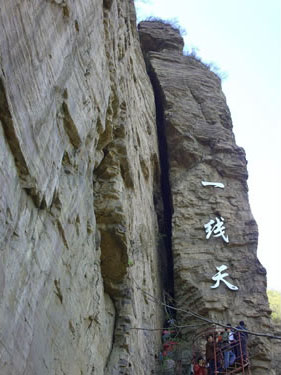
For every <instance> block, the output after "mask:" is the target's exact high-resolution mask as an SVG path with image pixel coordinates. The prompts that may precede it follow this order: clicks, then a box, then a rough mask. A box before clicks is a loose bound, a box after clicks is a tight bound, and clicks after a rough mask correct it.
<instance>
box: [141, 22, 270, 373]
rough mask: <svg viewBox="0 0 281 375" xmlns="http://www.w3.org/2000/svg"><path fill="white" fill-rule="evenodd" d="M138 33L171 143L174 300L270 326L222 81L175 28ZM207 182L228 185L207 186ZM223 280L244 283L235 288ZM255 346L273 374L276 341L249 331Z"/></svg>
mask: <svg viewBox="0 0 281 375" xmlns="http://www.w3.org/2000/svg"><path fill="white" fill-rule="evenodd" d="M139 33H140V40H141V45H142V49H143V51H144V55H145V57H146V61H147V66H148V72H149V75H150V77H151V80H152V83H153V86H154V90H155V92H156V93H157V97H156V103H157V106H158V108H160V109H158V111H159V110H160V111H161V110H162V111H163V113H162V116H158V126H159V127H160V131H161V132H162V134H163V136H164V137H165V138H166V143H167V150H166V153H167V159H168V165H169V173H168V176H167V179H168V180H167V184H169V185H170V195H171V199H170V201H171V208H170V211H171V212H172V215H171V226H172V230H171V237H172V238H171V241H172V252H173V261H174V284H175V285H174V290H175V300H176V305H177V307H179V308H181V309H191V310H193V311H194V312H196V313H199V314H201V315H203V316H204V317H207V318H211V319H213V320H215V321H219V322H222V323H225V324H226V323H228V322H229V323H231V324H232V325H233V326H236V325H238V323H239V321H240V320H244V321H245V323H246V325H247V327H248V329H250V330H253V331H256V332H268V333H270V332H272V331H271V326H270V318H269V314H270V310H269V307H268V301H267V296H266V271H265V269H264V268H263V267H262V265H261V264H260V263H259V261H258V259H257V241H258V228H257V224H256V222H255V220H254V218H253V215H252V213H251V210H250V206H249V201H248V189H247V177H248V173H247V168H246V164H247V162H246V158H245V152H244V150H243V149H242V148H240V147H238V146H237V145H236V143H235V138H234V134H233V131H232V121H231V116H230V112H229V109H228V107H227V104H226V100H225V97H224V95H223V93H222V90H221V81H220V79H219V78H218V77H217V76H216V75H215V74H214V73H213V72H211V71H210V69H209V68H208V67H207V66H205V65H204V64H203V63H201V62H200V61H199V60H198V59H196V58H194V57H192V56H189V57H188V56H183V53H182V48H183V40H182V38H181V37H180V35H179V33H178V31H177V30H175V29H173V27H171V26H169V25H165V24H164V23H161V22H142V23H140V25H139ZM241 89H242V88H241ZM164 146H165V145H164ZM202 181H205V182H219V183H222V184H223V185H224V188H220V187H214V186H205V187H204V186H203V185H202ZM216 218H218V219H219V221H220V222H221V223H222V224H223V226H222V227H221V230H219V228H214V226H212V227H211V228H212V229H211V232H210V233H209V232H206V231H205V229H207V228H205V227H204V225H207V224H208V223H210V220H214V222H215V223H216ZM221 218H223V219H221ZM223 220H224V221H223ZM210 225H211V223H210ZM216 229H218V232H217V233H216V232H214V231H215V230H216ZM208 234H209V235H210V237H209V239H207V238H206V237H207V235H208ZM222 265H226V266H227V267H228V269H227V270H226V272H222V273H228V276H224V277H223V280H220V281H218V282H219V285H218V287H217V288H215V289H212V288H211V286H214V285H215V283H216V282H215V281H213V280H212V277H213V276H214V275H215V274H216V273H217V272H218V270H217V269H216V267H220V266H222ZM218 276H219V275H218ZM224 281H227V282H229V283H231V284H232V285H233V286H235V287H238V288H239V289H238V290H231V289H230V288H229V287H228V286H227V285H226V283H225V282H224ZM177 317H178V320H179V321H178V323H179V324H180V325H185V324H187V325H188V324H192V323H193V324H200V323H202V322H200V321H199V320H195V321H192V319H191V317H190V316H188V315H186V314H180V313H178V315H177ZM192 333H194V331H193V332H192V331H189V332H188V335H187V337H188V338H189V339H191V338H192ZM249 349H250V357H251V364H252V367H251V368H252V373H253V374H255V375H259V374H260V375H262V374H265V371H266V373H268V374H269V373H272V372H271V371H270V369H271V362H270V361H271V348H270V342H269V341H268V340H266V339H263V338H259V337H256V336H251V338H250V340H249Z"/></svg>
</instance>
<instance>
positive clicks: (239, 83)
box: [135, 0, 281, 291]
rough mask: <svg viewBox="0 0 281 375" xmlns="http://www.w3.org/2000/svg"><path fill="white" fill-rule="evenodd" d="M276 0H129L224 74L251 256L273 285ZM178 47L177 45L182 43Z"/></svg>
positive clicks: (280, 119)
mask: <svg viewBox="0 0 281 375" xmlns="http://www.w3.org/2000/svg"><path fill="white" fill-rule="evenodd" d="M280 4H281V2H280V0H173V1H170V0H135V6H136V10H137V15H138V20H139V21H140V20H142V19H145V18H147V17H149V16H154V17H160V18H163V19H176V21H177V22H178V24H179V25H180V26H181V27H183V28H184V29H185V30H186V32H187V35H186V36H185V37H184V39H185V45H186V47H187V48H188V49H189V50H191V49H192V48H196V49H197V53H198V55H199V56H200V57H201V58H202V59H203V60H204V61H206V62H213V63H215V64H216V65H217V66H218V67H219V68H220V69H221V71H222V72H224V73H226V74H227V78H226V79H224V80H223V83H222V87H223V91H224V93H225V95H226V99H227V103H228V106H229V108H230V111H231V115H232V120H233V130H234V134H235V137H236V142H237V144H238V145H239V146H241V147H243V148H244V149H245V151H246V155H247V160H248V172H249V180H248V184H249V198H250V203H251V209H252V212H253V214H254V217H255V219H256V221H257V223H258V226H259V246H258V257H259V259H260V261H261V262H262V264H263V265H264V266H265V267H266V269H267V281H268V289H277V290H280V291H281V240H280V238H281V213H280V211H281V197H280V196H281V170H280V164H281V116H280V104H281V97H280V88H281V78H280V70H281V69H280V66H281V64H280V45H281V37H280V34H281V33H280V22H281V17H280V13H281V12H280ZM186 47H185V48H186Z"/></svg>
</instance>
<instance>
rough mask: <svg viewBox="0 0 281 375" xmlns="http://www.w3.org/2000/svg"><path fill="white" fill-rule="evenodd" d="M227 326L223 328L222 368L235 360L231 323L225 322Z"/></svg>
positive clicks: (230, 364)
mask: <svg viewBox="0 0 281 375" xmlns="http://www.w3.org/2000/svg"><path fill="white" fill-rule="evenodd" d="M227 326H228V328H225V331H224V333H223V348H222V350H223V359H224V368H225V369H227V368H228V367H229V366H232V365H233V363H234V362H235V359H236V355H235V354H234V352H233V344H234V340H235V338H234V333H233V331H232V330H231V324H229V323H228V324H227Z"/></svg>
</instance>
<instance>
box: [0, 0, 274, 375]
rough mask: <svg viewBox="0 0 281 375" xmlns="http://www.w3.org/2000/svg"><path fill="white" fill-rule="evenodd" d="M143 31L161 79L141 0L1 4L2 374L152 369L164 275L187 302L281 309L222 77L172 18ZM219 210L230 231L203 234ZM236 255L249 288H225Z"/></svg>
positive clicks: (240, 277)
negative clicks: (220, 271) (136, 0)
mask: <svg viewBox="0 0 281 375" xmlns="http://www.w3.org/2000/svg"><path fill="white" fill-rule="evenodd" d="M3 3H4V2H3ZM140 35H141V43H142V47H143V51H144V52H145V54H146V58H147V66H148V68H149V75H150V78H151V80H152V83H153V86H154V92H153V89H152V86H151V82H150V79H149V77H148V75H147V72H146V66H145V62H144V59H143V55H142V52H141V48H140V45H139V40H138V34H137V30H136V19H135V11H134V5H133V1H132V0H130V1H124V0H103V1H101V0H83V1H81V0H77V1H65V0H40V1H37V0H23V1H21V2H18V1H16V0H10V1H6V2H5V3H4V4H2V5H1V12H0V67H1V70H0V124H1V126H0V133H1V134H0V142H1V144H0V158H1V163H0V186H1V189H2V191H1V193H2V194H1V199H0V233H1V237H0V241H1V242H0V244H1V245H0V323H1V324H0V364H1V374H3V375H27V374H28V375H35V374H36V375H37V374H40V375H44V374H46V375H47V374H48V375H50V374H53V375H57V374H67V375H92V374H98V375H99V374H108V375H117V374H134V375H147V374H150V373H151V371H152V370H153V369H154V365H155V363H154V359H155V355H156V353H157V352H158V350H159V348H160V337H159V334H160V331H157V330H156V331H153V330H147V331H145V330H136V329H134V328H148V329H151V328H152V329H153V328H159V327H161V324H162V321H163V315H162V306H161V304H159V303H155V300H159V299H160V298H161V295H162V289H163V286H164V288H165V289H166V290H167V291H169V292H170V294H173V293H174V294H175V298H176V303H177V306H180V307H182V308H192V309H194V310H196V311H197V312H199V313H201V314H203V315H205V316H209V317H211V318H214V319H221V320H224V321H225V320H231V321H233V322H236V321H238V320H240V318H244V317H245V320H246V322H247V323H248V326H249V328H252V329H257V327H258V328H259V330H263V329H264V330H266V329H267V328H268V327H269V319H268V313H269V312H268V306H267V302H266V295H265V274H264V269H263V268H262V267H261V265H260V264H259V263H258V260H257V258H256V243H257V227H256V223H255V221H254V220H253V218H252V215H251V212H250V209H249V205H248V199H247V185H246V178H247V171H246V161H245V156H244V152H243V151H242V150H241V149H240V148H238V147H237V146H236V145H235V141H234V136H233V133H232V130H231V119H230V113H229V110H228V108H227V106H226V104H225V99H224V97H223V94H222V92H221V88H220V82H219V80H218V78H216V77H215V75H214V74H213V73H211V72H210V71H209V70H208V69H207V68H206V67H204V65H202V64H201V63H199V62H197V61H195V60H194V59H192V58H187V57H184V56H182V52H181V50H182V46H183V41H182V39H181V37H180V36H179V34H178V33H176V32H175V30H173V29H172V28H170V27H168V26H163V25H162V24H158V23H144V24H142V26H141V28H140ZM153 51H154V52H153ZM155 102H156V112H155ZM156 117H157V121H156ZM156 123H157V124H158V126H156V125H157V124H156ZM157 127H158V129H157ZM158 143H159V151H160V152H159V155H158ZM160 170H161V173H160ZM160 175H161V189H160ZM201 179H206V180H210V181H213V180H218V181H220V182H223V183H224V184H225V189H224V190H217V189H216V188H214V187H212V186H211V187H202V185H201ZM160 190H161V193H160ZM214 215H215V216H216V215H217V216H220V217H221V216H223V217H224V219H225V227H226V234H227V235H229V244H227V245H226V244H225V243H224V242H222V238H211V239H210V240H209V241H207V240H206V238H205V235H206V234H205V233H204V227H203V225H204V224H205V223H206V222H208V221H209V220H210V219H212V218H213V216H214ZM159 244H160V245H161V246H160V247H159ZM222 262H223V263H224V264H227V266H228V267H229V274H230V279H229V280H230V281H231V282H233V283H234V284H235V285H238V286H239V292H238V293H236V294H233V293H232V292H230V291H228V290H227V289H225V285H224V284H223V285H220V287H219V288H218V289H216V290H215V291H214V290H211V289H210V283H211V277H212V276H213V275H214V273H215V272H216V268H215V267H216V266H219V265H220V264H222ZM143 290H145V291H146V292H149V296H150V297H149V296H148V295H147V294H145V293H143ZM234 306H235V309H234V308H233V307H234ZM178 319H179V320H181V319H182V322H183V323H185V320H184V318H183V317H181V316H180V315H179V316H178ZM267 345H268V344H267V343H266V341H265V340H260V339H254V340H253V341H252V346H253V349H252V357H253V359H254V361H255V362H253V363H255V367H256V369H255V370H254V371H255V372H254V374H255V375H258V374H260V373H262V372H260V371H262V370H260V369H261V368H263V369H264V368H267V369H268V368H270V365H269V356H268V350H269V349H268V346H267ZM266 366H268V367H266ZM267 373H268V372H267Z"/></svg>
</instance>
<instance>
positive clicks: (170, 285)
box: [146, 59, 174, 298]
mask: <svg viewBox="0 0 281 375" xmlns="http://www.w3.org/2000/svg"><path fill="white" fill-rule="evenodd" d="M146 67H147V73H148V75H149V78H150V80H151V84H152V87H153V91H154V97H155V107H156V124H157V136H158V147H159V159H160V171H161V172H160V185H161V198H162V205H163V209H162V212H158V225H159V231H160V244H162V246H163V247H164V249H160V251H161V257H160V259H161V260H162V275H163V287H164V289H165V291H166V292H168V293H169V295H170V296H171V297H172V298H174V261H173V251H172V215H173V202H172V194H171V187H170V177H169V170H170V166H169V156H168V146H167V138H166V124H165V118H164V107H165V105H164V103H165V98H164V94H163V91H162V88H161V86H160V84H159V81H158V78H157V75H156V74H155V72H154V70H153V68H152V66H151V65H150V63H149V61H147V59H146ZM163 250H164V254H165V256H163V253H162V251H163Z"/></svg>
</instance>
